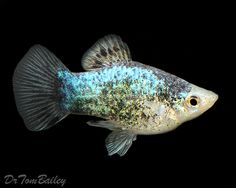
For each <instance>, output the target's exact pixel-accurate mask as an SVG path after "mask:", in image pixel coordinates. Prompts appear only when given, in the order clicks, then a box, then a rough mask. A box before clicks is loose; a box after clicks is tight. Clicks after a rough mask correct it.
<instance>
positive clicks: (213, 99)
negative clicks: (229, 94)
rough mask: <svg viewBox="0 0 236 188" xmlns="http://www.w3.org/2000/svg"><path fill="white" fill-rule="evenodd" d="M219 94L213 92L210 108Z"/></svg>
mask: <svg viewBox="0 0 236 188" xmlns="http://www.w3.org/2000/svg"><path fill="white" fill-rule="evenodd" d="M218 98H219V96H218V95H217V94H216V93H213V92H212V95H211V97H210V105H209V108H211V107H212V106H213V105H214V104H215V102H216V101H217V100H218Z"/></svg>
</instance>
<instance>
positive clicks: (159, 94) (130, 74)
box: [13, 35, 218, 156]
mask: <svg viewBox="0 0 236 188" xmlns="http://www.w3.org/2000/svg"><path fill="white" fill-rule="evenodd" d="M82 66H83V68H84V69H85V70H87V72H81V73H73V72H71V71H69V70H68V69H67V68H66V67H65V66H64V65H63V64H62V63H61V62H60V60H59V59H57V58H56V57H55V55H53V54H52V53H51V52H49V51H48V50H47V49H46V48H44V47H42V46H39V45H37V46H34V47H32V48H31V49H30V50H29V52H28V53H27V54H26V55H25V57H24V58H23V59H22V60H21V62H20V63H19V65H18V66H17V68H16V70H15V73H14V76H13V86H14V87H13V89H14V93H15V99H16V104H17V108H18V110H19V112H20V114H21V116H22V117H23V119H24V121H25V124H26V126H27V128H29V129H30V130H33V131H39V130H44V129H47V128H49V127H51V126H53V125H55V124H56V123H57V122H59V121H60V120H61V119H63V118H64V117H66V116H67V115H69V114H79V115H90V116H96V117H100V118H103V119H104V121H89V122H88V125H91V126H96V127H103V128H107V129H110V130H112V133H111V134H110V135H109V136H108V137H107V139H106V147H107V150H108V154H109V155H113V154H115V153H118V154H119V155H121V156H123V155H124V154H125V153H126V152H127V151H128V149H129V148H130V146H131V145H132V142H133V141H134V140H135V139H136V136H137V135H141V134H143V135H148V134H158V133H164V132H168V131H171V130H173V129H175V128H176V127H178V126H179V125H180V124H182V123H183V122H185V121H188V120H191V119H193V118H195V117H197V116H199V115H200V114H202V113H203V112H205V111H206V110H208V109H209V108H210V107H211V106H212V105H213V104H214V103H215V101H216V100H217V98H218V96H217V95H216V94H215V93H213V92H211V91H208V90H205V89H203V88H200V87H198V86H195V85H193V84H191V83H189V82H187V81H185V80H183V79H181V78H179V77H177V76H175V75H172V74H170V73H167V72H165V71H162V70H160V69H157V68H154V67H151V66H148V65H144V64H142V63H139V62H136V61H133V60H132V59H131V55H130V51H129V49H128V46H127V45H126V44H125V43H124V42H123V41H122V40H121V39H120V37H118V36H115V35H108V36H106V37H104V38H102V39H100V40H99V41H98V42H97V43H95V45H94V46H92V47H91V48H90V49H89V50H88V51H87V52H86V53H85V55H84V56H83V58H82ZM40 79H41V80H40Z"/></svg>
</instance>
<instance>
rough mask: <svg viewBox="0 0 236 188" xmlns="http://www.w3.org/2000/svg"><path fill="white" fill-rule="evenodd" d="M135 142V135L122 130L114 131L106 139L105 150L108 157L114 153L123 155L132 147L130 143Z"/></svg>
mask: <svg viewBox="0 0 236 188" xmlns="http://www.w3.org/2000/svg"><path fill="white" fill-rule="evenodd" d="M135 140H136V135H135V134H133V133H131V132H129V131H123V130H115V131H113V132H112V133H110V134H109V135H108V137H107V138H106V148H107V151H108V155H110V156H111V155H114V154H115V153H117V154H119V155H120V156H123V155H125V153H126V152H127V151H128V150H129V148H130V147H131V145H132V142H133V141H135Z"/></svg>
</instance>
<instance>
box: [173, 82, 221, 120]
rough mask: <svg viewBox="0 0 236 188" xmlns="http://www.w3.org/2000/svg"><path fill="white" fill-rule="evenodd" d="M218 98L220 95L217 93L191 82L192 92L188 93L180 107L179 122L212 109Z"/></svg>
mask: <svg viewBox="0 0 236 188" xmlns="http://www.w3.org/2000/svg"><path fill="white" fill-rule="evenodd" d="M217 99H218V95H217V94H216V93H214V92H212V91H209V90H206V89H203V88H201V87H198V86H196V85H193V84H191V90H190V92H188V93H187V95H186V97H185V98H184V99H183V100H182V103H181V104H180V106H179V108H178V109H179V110H178V113H177V114H178V115H177V119H178V121H179V123H180V124H181V123H183V122H186V121H189V120H191V119H194V118H196V117H198V116H200V115H201V114H203V113H204V112H205V111H207V110H208V109H210V108H211V107H212V106H213V105H214V103H215V102H216V101H217Z"/></svg>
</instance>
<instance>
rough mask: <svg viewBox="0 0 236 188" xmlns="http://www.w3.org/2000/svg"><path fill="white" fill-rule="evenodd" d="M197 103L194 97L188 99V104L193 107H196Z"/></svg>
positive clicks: (197, 100) (196, 98)
mask: <svg viewBox="0 0 236 188" xmlns="http://www.w3.org/2000/svg"><path fill="white" fill-rule="evenodd" d="M198 103H199V99H198V97H196V96H191V97H190V99H189V104H190V105H191V106H193V107H195V106H197V105H198Z"/></svg>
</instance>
